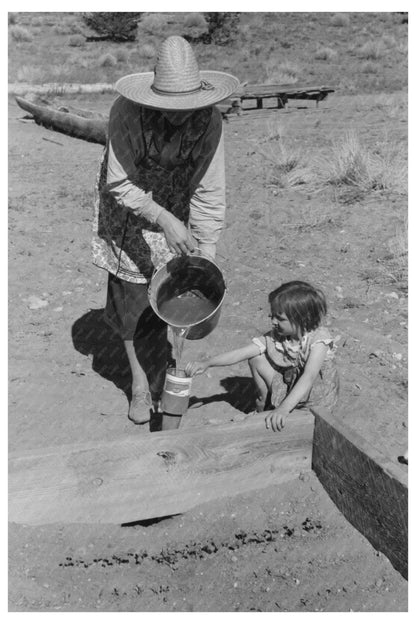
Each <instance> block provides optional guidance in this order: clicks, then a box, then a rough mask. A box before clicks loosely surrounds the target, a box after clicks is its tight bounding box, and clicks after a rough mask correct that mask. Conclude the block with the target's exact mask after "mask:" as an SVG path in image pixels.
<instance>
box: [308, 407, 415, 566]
mask: <svg viewBox="0 0 416 624" xmlns="http://www.w3.org/2000/svg"><path fill="white" fill-rule="evenodd" d="M312 411H313V413H314V415H315V431H314V438H313V451H312V468H313V470H314V471H315V472H316V474H317V476H318V478H319V480H320V482H321V483H322V485H323V487H324V488H325V490H326V491H327V493H328V494H329V496H330V497H331V499H332V500H333V501H334V503H335V504H336V505H337V507H338V508H339V509H340V511H341V512H342V513H343V514H344V516H345V517H346V518H347V520H348V521H349V522H350V523H351V524H352V525H353V526H354V527H355V528H356V529H358V530H359V531H360V532H361V533H362V534H363V535H364V536H365V537H366V538H367V539H368V541H369V542H370V543H371V544H372V545H373V546H374V548H376V549H377V550H379V551H381V552H382V553H384V554H385V555H386V556H387V557H388V558H389V559H390V561H391V563H392V565H393V566H394V568H396V570H398V571H399V572H400V573H401V574H402V575H403V576H404V577H405V578H407V574H408V485H407V474H406V471H405V469H403V468H402V467H400V466H399V465H398V464H395V463H393V462H392V461H390V460H389V459H388V458H387V457H385V456H384V455H383V454H382V453H380V452H379V451H378V450H376V449H375V448H374V447H373V446H372V445H371V444H370V443H369V442H367V441H366V440H364V439H363V438H362V437H361V436H360V435H358V434H357V433H355V432H354V431H352V430H350V429H349V428H348V427H346V426H345V425H344V424H343V423H341V422H339V421H338V420H335V419H334V418H333V417H332V416H330V415H329V413H328V412H326V411H324V410H318V411H317V410H312Z"/></svg>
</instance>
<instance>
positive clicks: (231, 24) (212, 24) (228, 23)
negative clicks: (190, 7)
mask: <svg viewBox="0 0 416 624" xmlns="http://www.w3.org/2000/svg"><path fill="white" fill-rule="evenodd" d="M203 15H204V18H205V20H206V22H207V25H208V34H207V36H208V39H209V41H211V42H212V43H215V44H217V45H227V44H228V43H231V42H233V41H235V39H236V37H237V34H238V29H239V25H240V13H220V12H218V11H215V12H207V13H204V14H203Z"/></svg>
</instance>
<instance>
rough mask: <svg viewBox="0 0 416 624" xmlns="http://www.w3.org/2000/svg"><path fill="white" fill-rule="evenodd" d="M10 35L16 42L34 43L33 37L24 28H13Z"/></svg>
mask: <svg viewBox="0 0 416 624" xmlns="http://www.w3.org/2000/svg"><path fill="white" fill-rule="evenodd" d="M10 35H11V37H12V39H13V40H14V41H32V40H33V35H32V33H31V32H29V31H28V30H27V29H26V28H23V26H12V27H11V28H10Z"/></svg>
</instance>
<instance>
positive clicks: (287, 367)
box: [252, 327, 339, 411]
mask: <svg viewBox="0 0 416 624" xmlns="http://www.w3.org/2000/svg"><path fill="white" fill-rule="evenodd" d="M252 341H253V342H254V344H256V345H257V346H258V347H259V350H260V353H265V355H266V357H267V359H268V361H269V363H270V364H271V365H272V367H273V368H274V369H275V371H276V372H275V375H274V376H273V380H272V384H271V388H270V392H271V403H272V405H273V406H274V407H278V406H279V405H280V403H282V401H283V400H284V399H285V397H286V396H287V395H288V393H289V392H290V391H291V390H292V388H293V386H294V385H295V384H296V382H297V381H298V379H299V377H300V376H301V375H302V373H303V371H304V370H305V365H306V362H307V360H308V357H309V355H310V352H311V349H313V347H314V346H315V345H316V344H318V343H323V344H325V345H326V347H327V352H326V356H325V360H324V362H323V364H322V367H321V370H320V371H319V375H318V377H317V379H316V380H315V382H314V384H313V386H312V388H311V391H310V392H309V395H308V396H307V397H304V398H303V400H302V401H301V402H300V403H299V404H298V405H297V408H298V409H299V408H305V409H309V408H310V407H318V406H321V407H326V408H327V409H328V410H330V411H333V410H334V408H335V406H336V404H337V401H338V395H339V376H338V371H337V368H336V366H335V361H334V357H335V350H336V346H335V343H334V340H333V339H332V338H331V335H330V333H329V331H328V329H327V328H326V327H318V328H317V329H314V330H312V331H310V332H306V333H305V335H304V336H303V337H302V339H301V340H298V341H292V340H282V341H279V340H276V339H275V338H274V335H273V332H272V331H270V332H267V333H266V334H264V335H263V336H260V337H258V338H253V340H252Z"/></svg>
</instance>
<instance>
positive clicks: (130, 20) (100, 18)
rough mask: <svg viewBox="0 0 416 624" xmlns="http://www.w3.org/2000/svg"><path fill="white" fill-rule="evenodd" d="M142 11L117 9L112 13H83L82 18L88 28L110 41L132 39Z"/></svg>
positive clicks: (134, 36) (134, 37)
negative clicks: (131, 11)
mask: <svg viewBox="0 0 416 624" xmlns="http://www.w3.org/2000/svg"><path fill="white" fill-rule="evenodd" d="M141 15H142V13H128V12H124V11H118V12H113V13H104V12H101V13H100V12H98V11H97V12H94V13H84V14H83V16H82V18H83V20H84V22H85V24H86V25H87V26H88V28H91V30H93V31H94V32H96V33H98V34H99V35H101V36H103V37H106V38H108V39H110V40H111V41H134V40H135V39H136V35H137V24H138V23H139V20H140V17H141Z"/></svg>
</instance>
